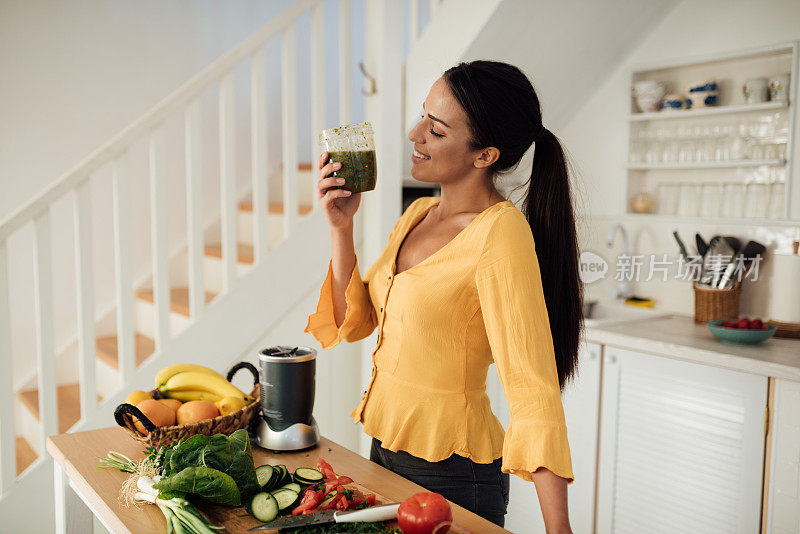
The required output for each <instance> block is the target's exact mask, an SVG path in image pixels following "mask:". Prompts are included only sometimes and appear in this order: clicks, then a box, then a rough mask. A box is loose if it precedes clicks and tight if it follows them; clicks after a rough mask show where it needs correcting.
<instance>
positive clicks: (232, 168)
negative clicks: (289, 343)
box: [219, 72, 238, 293]
mask: <svg viewBox="0 0 800 534" xmlns="http://www.w3.org/2000/svg"><path fill="white" fill-rule="evenodd" d="M234 88H235V87H234V83H233V72H229V73H227V74H226V75H225V76H224V77H223V78H222V80H221V81H220V86H219V165H220V195H219V196H220V199H221V201H222V206H221V209H220V217H221V221H220V223H221V224H220V226H221V233H222V292H223V293H227V292H228V291H230V289H231V288H232V287H233V283H234V282H235V281H236V262H237V260H238V251H237V246H236V129H235V128H236V123H235V114H236V109H235V105H234V98H235V94H234Z"/></svg>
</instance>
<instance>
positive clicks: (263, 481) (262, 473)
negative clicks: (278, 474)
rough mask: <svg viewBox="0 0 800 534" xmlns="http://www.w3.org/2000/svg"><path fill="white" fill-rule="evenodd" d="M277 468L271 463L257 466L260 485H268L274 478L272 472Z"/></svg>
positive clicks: (257, 477)
mask: <svg viewBox="0 0 800 534" xmlns="http://www.w3.org/2000/svg"><path fill="white" fill-rule="evenodd" d="M274 470H275V469H274V468H273V467H272V466H271V465H259V466H258V467H256V479H258V485H259V486H260V487H262V488H263V487H264V486H266V485H267V484H268V483H269V481H270V479H271V478H272V472H273V471H274Z"/></svg>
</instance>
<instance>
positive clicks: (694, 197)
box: [678, 182, 700, 216]
mask: <svg viewBox="0 0 800 534" xmlns="http://www.w3.org/2000/svg"><path fill="white" fill-rule="evenodd" d="M699 199H700V187H699V186H698V184H696V183H693V182H682V183H681V184H680V202H679V204H678V215H686V216H696V215H699V210H700V202H699Z"/></svg>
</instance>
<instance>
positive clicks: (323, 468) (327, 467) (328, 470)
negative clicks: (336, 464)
mask: <svg viewBox="0 0 800 534" xmlns="http://www.w3.org/2000/svg"><path fill="white" fill-rule="evenodd" d="M317 471H319V472H320V473H322V476H324V477H325V480H331V479H335V478H336V473H334V472H333V467H331V464H329V463H328V462H326V461H325V460H323V459H322V458H320V459H319V460H317Z"/></svg>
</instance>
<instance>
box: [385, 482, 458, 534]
mask: <svg viewBox="0 0 800 534" xmlns="http://www.w3.org/2000/svg"><path fill="white" fill-rule="evenodd" d="M452 520H453V511H452V510H451V509H450V503H448V502H447V499H445V498H444V497H442V496H441V495H439V494H438V493H430V492H425V493H417V494H415V495H412V496H411V497H409V498H408V499H406V500H405V501H403V502H402V503H401V504H400V507H399V508H398V509H397V522H398V523H399V524H400V530H402V531H403V532H404V533H405V534H431V532H433V528H434V527H435V526H436V525H438V524H439V523H441V522H442V521H452Z"/></svg>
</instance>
